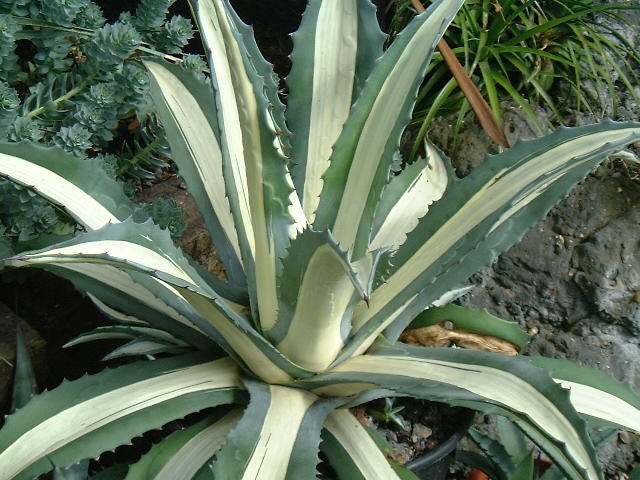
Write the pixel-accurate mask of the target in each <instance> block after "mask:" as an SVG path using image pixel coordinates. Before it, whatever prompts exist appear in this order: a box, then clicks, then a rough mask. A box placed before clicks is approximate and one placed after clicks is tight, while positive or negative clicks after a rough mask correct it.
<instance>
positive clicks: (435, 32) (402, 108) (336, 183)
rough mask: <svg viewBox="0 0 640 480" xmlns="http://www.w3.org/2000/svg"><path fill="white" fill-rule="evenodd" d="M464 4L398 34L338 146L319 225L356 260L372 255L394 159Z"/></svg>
mask: <svg viewBox="0 0 640 480" xmlns="http://www.w3.org/2000/svg"><path fill="white" fill-rule="evenodd" d="M461 4H462V2H460V1H458V0H441V1H438V2H435V3H433V4H432V5H431V6H430V7H429V9H428V10H427V11H426V12H425V13H424V14H422V15H418V16H416V17H415V18H414V19H413V20H412V22H411V23H410V24H409V25H408V26H407V27H406V28H405V29H404V30H403V32H402V34H400V35H398V37H397V38H396V40H395V41H394V42H393V44H392V45H391V46H390V47H389V49H387V51H386V52H385V53H384V55H383V56H382V57H381V58H380V60H379V61H378V63H377V64H376V66H375V67H374V69H373V71H372V72H371V75H370V76H369V78H368V79H367V82H366V85H365V86H364V88H363V89H362V91H361V93H360V95H359V96H358V99H357V100H356V102H355V104H354V106H353V110H352V112H351V114H350V115H349V118H348V120H347V122H346V124H345V126H344V128H343V129H342V133H341V134H340V137H339V138H338V140H337V142H336V144H335V148H334V150H333V154H332V156H331V165H330V167H329V168H328V169H327V171H326V172H325V174H324V183H323V189H322V194H321V197H320V204H319V207H318V210H317V212H316V218H315V222H314V226H315V228H316V229H323V228H327V227H328V228H330V229H331V231H332V233H333V235H334V237H335V239H336V240H337V241H338V243H340V245H341V246H342V248H344V249H345V250H348V251H349V252H351V253H352V254H353V258H354V259H356V260H357V259H358V258H359V257H360V256H362V255H363V254H364V253H365V252H366V250H367V247H368V244H369V236H370V233H371V225H372V222H373V216H374V212H375V209H376V207H377V205H378V202H379V200H380V195H381V192H382V188H383V186H384V185H385V183H386V182H387V180H388V176H389V171H390V167H391V163H392V159H393V154H394V152H395V151H396V149H397V146H398V144H399V141H400V135H401V133H402V131H403V130H404V128H405V126H406V125H407V123H408V121H409V116H410V112H411V109H412V108H413V105H414V104H415V98H416V94H417V90H418V87H419V85H420V82H421V81H422V77H423V75H424V72H425V70H426V68H427V65H428V63H429V61H430V59H431V54H432V53H433V49H434V46H435V44H436V43H437V42H438V40H439V39H440V37H441V36H442V34H443V33H444V30H445V29H446V27H447V25H448V24H449V22H450V21H451V20H452V19H453V16H454V15H455V13H456V12H457V10H458V8H460V6H461Z"/></svg>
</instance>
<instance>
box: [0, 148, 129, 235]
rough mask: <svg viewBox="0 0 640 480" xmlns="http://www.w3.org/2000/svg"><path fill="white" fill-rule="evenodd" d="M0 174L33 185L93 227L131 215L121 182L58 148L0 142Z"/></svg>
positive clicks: (83, 223) (45, 195)
mask: <svg viewBox="0 0 640 480" xmlns="http://www.w3.org/2000/svg"><path fill="white" fill-rule="evenodd" d="M0 176H2V177H6V178H8V179H9V180H11V181H13V182H17V183H20V184H22V185H25V186H28V187H31V188H33V189H34V190H35V191H36V192H37V193H38V194H40V195H42V196H43V197H45V198H46V199H48V200H51V201H52V202H54V203H56V204H58V205H62V206H63V207H64V208H65V209H66V210H67V211H68V212H69V214H70V215H71V216H72V217H73V218H75V219H76V220H77V221H78V223H80V224H82V225H84V226H85V227H87V228H89V229H92V230H95V229H98V228H101V227H103V226H105V225H106V224H108V223H117V222H119V221H120V220H124V219H125V218H127V217H128V216H129V215H131V211H132V205H131V202H130V201H129V199H128V198H127V197H126V196H125V194H124V193H123V191H122V185H121V184H119V183H118V182H116V181H115V180H114V179H113V178H111V177H110V176H109V175H107V173H106V172H105V171H104V170H102V168H101V167H100V166H99V165H98V164H97V163H96V162H95V161H92V160H90V159H80V158H77V157H75V156H74V155H71V154H70V153H67V152H65V151H64V150H62V149H61V148H58V147H44V146H42V145H38V144H36V143H31V142H22V143H4V142H0Z"/></svg>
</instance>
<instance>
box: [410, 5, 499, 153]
mask: <svg viewBox="0 0 640 480" xmlns="http://www.w3.org/2000/svg"><path fill="white" fill-rule="evenodd" d="M411 3H412V4H413V6H414V8H415V9H416V11H417V12H418V13H422V12H424V7H423V6H422V3H420V0H411ZM438 50H439V51H440V53H441V54H442V59H443V60H444V63H446V64H447V67H449V70H450V71H451V73H452V74H453V77H454V78H455V79H456V82H458V86H459V87H460V90H462V93H464V96H465V97H467V100H468V101H469V105H470V106H471V108H472V109H473V111H474V112H475V114H476V116H477V117H478V120H479V121H480V125H482V128H483V129H484V131H485V132H486V133H487V135H489V136H490V137H491V138H492V139H493V141H494V142H496V143H497V144H498V145H502V146H503V147H508V146H509V141H508V140H507V137H506V135H505V134H504V130H503V129H502V127H501V126H500V123H499V122H498V119H497V118H496V116H495V115H494V114H493V111H492V110H491V108H490V107H489V105H488V104H487V102H486V100H485V99H484V98H483V97H482V94H481V93H480V91H479V90H478V87H476V86H475V84H474V83H473V81H472V80H471V78H469V75H467V72H466V71H465V70H464V67H463V66H462V65H461V64H460V61H459V60H458V57H456V55H455V54H454V53H453V50H451V47H449V45H448V44H447V42H446V40H445V39H444V38H441V39H440V41H439V42H438Z"/></svg>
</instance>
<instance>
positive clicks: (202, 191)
mask: <svg viewBox="0 0 640 480" xmlns="http://www.w3.org/2000/svg"><path fill="white" fill-rule="evenodd" d="M145 66H146V68H147V70H148V71H149V74H150V80H151V89H150V92H151V96H152V97H153V99H154V103H155V104H156V105H157V108H158V109H159V115H160V118H161V119H162V124H163V126H164V128H165V129H166V130H167V137H168V139H169V143H170V144H171V150H172V153H173V158H174V161H175V162H176V164H177V165H178V168H179V169H180V175H181V176H182V177H183V178H184V179H185V181H186V182H187V185H188V186H189V191H190V192H191V194H192V195H193V197H194V200H195V201H196V203H197V205H198V210H199V211H200V213H202V215H203V217H204V219H205V222H206V225H207V228H208V230H209V232H210V233H211V236H212V239H213V240H214V242H215V243H216V247H217V249H218V251H219V252H220V256H221V259H222V261H223V263H224V264H225V267H226V271H227V274H228V275H229V277H230V279H231V280H232V281H235V282H242V281H243V276H244V274H243V269H242V265H241V263H240V261H241V260H240V259H241V258H242V253H241V251H240V243H239V239H238V234H237V233H236V229H235V225H234V220H233V217H232V215H231V207H230V206H229V200H228V198H227V197H226V195H225V192H226V189H225V184H224V176H223V166H222V150H221V147H220V140H219V136H220V130H219V127H218V119H217V116H216V115H215V111H216V110H215V105H214V94H213V90H211V87H210V85H207V84H206V83H205V82H204V81H201V80H199V79H197V78H196V77H195V76H194V75H192V74H190V73H188V72H185V71H184V69H181V68H179V67H178V66H176V65H171V64H169V63H168V62H159V61H152V60H147V61H145Z"/></svg>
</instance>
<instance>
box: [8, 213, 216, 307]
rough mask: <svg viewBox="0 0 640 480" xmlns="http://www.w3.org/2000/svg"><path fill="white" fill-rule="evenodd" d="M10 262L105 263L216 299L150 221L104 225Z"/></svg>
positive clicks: (36, 263) (180, 253) (179, 253)
mask: <svg viewBox="0 0 640 480" xmlns="http://www.w3.org/2000/svg"><path fill="white" fill-rule="evenodd" d="M11 261H12V262H13V263H12V265H13V266H24V265H38V264H51V263H57V264H64V263H107V264H111V265H115V266H119V267H121V268H127V269H131V270H137V271H142V272H148V273H150V274H152V275H153V276H155V277H156V278H159V279H161V280H165V281H167V282H168V283H172V284H174V285H177V286H184V287H188V288H191V289H193V290H194V291H198V292H201V293H202V294H204V295H208V296H210V297H217V293H216V292H215V291H214V290H213V289H212V288H211V287H210V286H209V285H208V283H207V282H206V281H205V280H204V279H203V278H202V277H201V276H200V275H199V274H198V272H197V271H196V269H195V268H194V267H193V266H192V265H191V264H190V263H189V260H188V259H187V258H186V257H185V256H184V254H183V253H182V252H181V251H180V250H179V249H178V248H176V247H175V245H174V244H173V241H172V240H171V238H170V236H169V232H168V231H166V230H161V229H160V228H159V227H158V226H157V225H155V224H154V223H153V222H152V221H150V220H148V221H147V222H146V223H144V224H140V223H135V222H134V221H133V220H131V219H128V220H126V221H124V222H121V223H116V224H112V225H107V226H105V227H103V228H101V229H100V230H97V231H91V232H87V233H84V234H81V235H78V236H76V237H75V238H73V239H71V240H68V241H66V242H61V243H59V244H56V245H54V246H52V247H49V248H45V249H41V250H37V251H34V252H25V253H22V254H20V255H18V256H17V257H15V258H14V259H13V260H11Z"/></svg>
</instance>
